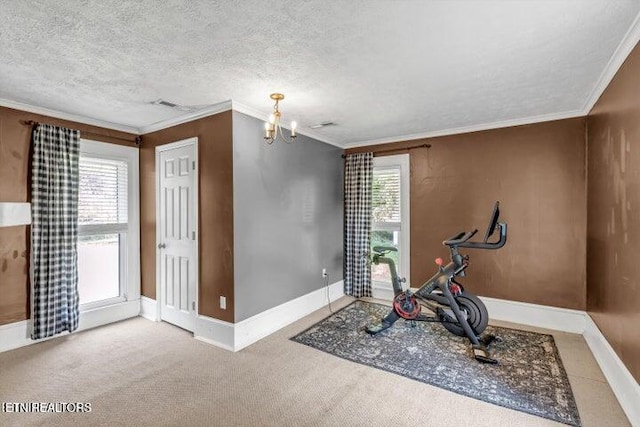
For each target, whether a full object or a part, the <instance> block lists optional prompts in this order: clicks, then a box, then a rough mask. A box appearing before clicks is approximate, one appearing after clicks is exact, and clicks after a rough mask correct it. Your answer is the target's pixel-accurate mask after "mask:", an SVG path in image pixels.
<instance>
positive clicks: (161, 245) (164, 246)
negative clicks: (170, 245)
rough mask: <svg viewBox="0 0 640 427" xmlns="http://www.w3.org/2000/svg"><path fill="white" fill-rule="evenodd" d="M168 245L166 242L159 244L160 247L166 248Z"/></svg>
mask: <svg viewBox="0 0 640 427" xmlns="http://www.w3.org/2000/svg"><path fill="white" fill-rule="evenodd" d="M166 247H167V245H165V244H164V243H160V244H158V249H164V248H166Z"/></svg>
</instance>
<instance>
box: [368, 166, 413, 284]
mask: <svg viewBox="0 0 640 427" xmlns="http://www.w3.org/2000/svg"><path fill="white" fill-rule="evenodd" d="M374 246H394V247H395V248H396V249H398V252H391V253H389V255H388V256H390V257H391V258H392V259H393V260H394V261H395V263H396V266H397V268H398V274H399V275H400V277H405V278H406V279H407V282H408V281H409V155H408V154H402V155H396V156H384V157H375V158H374V167H373V184H372V220H371V247H372V248H373V247H374ZM371 281H372V287H373V288H374V292H375V290H376V289H386V290H389V289H391V274H390V272H389V267H388V265H386V264H378V265H375V264H373V263H372V264H371Z"/></svg>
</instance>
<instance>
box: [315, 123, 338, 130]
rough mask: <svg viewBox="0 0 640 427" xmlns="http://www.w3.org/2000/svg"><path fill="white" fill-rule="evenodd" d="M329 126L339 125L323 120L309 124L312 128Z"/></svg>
mask: <svg viewBox="0 0 640 427" xmlns="http://www.w3.org/2000/svg"><path fill="white" fill-rule="evenodd" d="M327 126H337V125H336V124H335V123H334V122H322V123H317V124H315V125H311V126H309V127H310V128H311V129H322V128H325V127H327Z"/></svg>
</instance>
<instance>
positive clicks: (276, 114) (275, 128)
mask: <svg viewBox="0 0 640 427" xmlns="http://www.w3.org/2000/svg"><path fill="white" fill-rule="evenodd" d="M270 98H271V99H273V100H274V101H276V103H275V104H274V105H273V113H271V115H270V116H269V121H268V122H266V123H265V124H264V140H265V142H266V143H267V144H269V145H271V144H273V141H275V140H276V139H278V136H279V137H280V139H281V140H282V141H284V142H286V143H287V144H291V143H292V142H293V141H295V139H296V127H297V124H296V122H291V136H290V137H286V136H284V133H283V132H282V127H281V126H280V110H278V103H279V102H280V101H282V100H283V99H284V95H283V94H281V93H272V94H271V96H270Z"/></svg>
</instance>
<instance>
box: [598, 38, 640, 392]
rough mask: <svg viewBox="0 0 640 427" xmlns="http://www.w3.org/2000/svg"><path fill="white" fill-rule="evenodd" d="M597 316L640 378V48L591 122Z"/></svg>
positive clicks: (634, 53)
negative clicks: (639, 326)
mask: <svg viewBox="0 0 640 427" xmlns="http://www.w3.org/2000/svg"><path fill="white" fill-rule="evenodd" d="M587 131H588V132H587V133H588V138H587V140H588V159H589V161H588V176H589V184H588V187H589V188H588V211H587V212H588V226H587V236H588V238H587V247H588V252H587V283H588V287H587V288H588V304H587V309H588V311H589V314H590V315H591V317H592V318H593V319H594V321H595V322H596V324H597V325H598V327H599V328H600V330H601V331H602V333H603V334H604V335H605V337H606V338H607V341H609V343H610V344H611V346H612V347H613V348H614V349H615V351H616V352H617V353H618V356H620V358H621V359H622V361H623V362H624V363H625V364H626V365H627V367H628V368H629V370H630V371H631V373H632V374H633V376H634V377H635V379H636V380H637V381H639V382H640V329H639V328H638V325H640V262H639V260H638V255H639V254H640V216H639V215H640V45H638V46H636V47H635V49H634V50H633V51H632V53H631V54H630V55H629V57H628V58H627V60H626V62H625V63H624V64H623V66H622V67H621V68H620V70H619V71H618V73H617V74H616V76H615V78H614V79H613V81H612V82H611V83H610V84H609V87H608V88H607V89H606V90H605V92H604V93H603V94H602V96H601V97H600V100H599V101H598V102H597V103H596V105H595V107H594V108H593V110H592V111H591V113H589V116H588V119H587Z"/></svg>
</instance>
